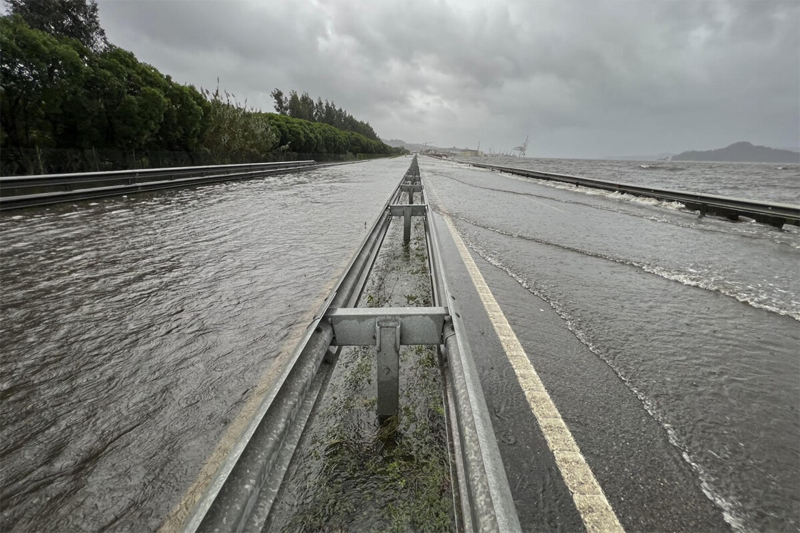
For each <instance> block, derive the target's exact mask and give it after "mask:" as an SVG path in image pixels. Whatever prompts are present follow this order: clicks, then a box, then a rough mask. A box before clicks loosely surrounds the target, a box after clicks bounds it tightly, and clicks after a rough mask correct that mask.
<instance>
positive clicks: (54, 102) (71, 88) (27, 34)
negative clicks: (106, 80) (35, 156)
mask: <svg viewBox="0 0 800 533" xmlns="http://www.w3.org/2000/svg"><path fill="white" fill-rule="evenodd" d="M0 49H2V51H3V53H2V55H0V125H1V126H2V134H1V135H0V138H2V145H3V147H4V148H6V149H8V148H16V149H31V148H37V147H49V146H54V145H55V144H56V136H57V133H58V131H57V124H58V121H59V117H60V116H62V115H64V114H65V113H67V112H68V110H69V105H70V103H71V102H73V101H74V100H76V99H78V100H80V99H81V98H83V97H84V93H83V91H82V83H83V81H84V80H85V78H86V74H87V68H86V65H85V60H86V58H87V56H88V53H89V51H88V49H86V48H85V47H84V46H82V45H81V44H80V43H79V42H77V41H75V40H73V39H65V40H58V39H56V38H55V37H53V36H51V35H47V34H46V33H43V32H40V31H36V30H33V29H31V28H30V27H29V26H28V25H27V24H26V23H25V21H24V20H23V19H22V18H21V17H19V16H7V17H2V18H0Z"/></svg>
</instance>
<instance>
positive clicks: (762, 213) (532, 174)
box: [455, 160, 800, 228]
mask: <svg viewBox="0 0 800 533" xmlns="http://www.w3.org/2000/svg"><path fill="white" fill-rule="evenodd" d="M455 161H458V162H459V163H464V164H467V165H472V166H474V167H478V168H485V169H490V170H498V171H501V172H508V173H509V174H516V175H518V176H526V177H529V178H537V179H542V180H550V181H558V182H561V183H569V184H571V185H575V186H576V187H589V188H593V189H603V190H606V191H616V192H623V193H626V194H632V195H634V196H643V197H647V198H656V199H658V200H666V201H672V202H680V203H682V204H683V205H685V206H686V208H687V209H691V210H694V211H700V215H701V216H704V215H719V216H724V217H727V218H729V219H732V220H735V219H736V218H737V217H739V216H744V217H748V218H752V219H754V220H756V221H758V222H763V223H765V224H770V225H772V226H775V227H778V228H780V227H781V226H783V225H784V224H793V225H795V226H800V206H797V205H791V204H782V203H774V202H762V201H754V200H745V199H740V198H730V197H727V196H717V195H713V194H700V193H694V192H681V191H673V190H670V189H658V188H654V187H647V186H642V185H633V184H630V183H617V182H613V181H604V180H597V179H592V178H582V177H579V176H570V175H567V174H553V173H549V172H539V171H536V170H527V169H523V168H516V167H505V166H500V165H490V164H486V163H475V162H471V161H464V160H455Z"/></svg>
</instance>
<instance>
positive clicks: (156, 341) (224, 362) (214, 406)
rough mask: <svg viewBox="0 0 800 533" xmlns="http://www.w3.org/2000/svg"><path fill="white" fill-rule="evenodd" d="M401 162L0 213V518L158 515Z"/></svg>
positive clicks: (103, 523) (150, 520)
mask: <svg viewBox="0 0 800 533" xmlns="http://www.w3.org/2000/svg"><path fill="white" fill-rule="evenodd" d="M409 161H410V159H408V158H405V159H403V158H401V159H397V160H388V161H379V162H367V163H359V164H355V165H344V166H337V167H330V168H326V169H320V170H314V171H310V172H303V173H297V174H288V175H283V176H275V177H270V178H265V179H259V180H252V181H246V182H230V183H223V184H216V185H211V186H205V187H199V188H189V189H180V190H174V191H168V192H160V193H154V194H142V195H136V196H131V197H128V198H124V197H120V198H109V199H106V200H100V201H95V202H80V203H76V204H74V205H70V204H66V205H59V206H54V207H48V208H37V209H26V210H24V211H12V212H7V213H3V215H2V218H1V219H0V242H2V263H0V279H1V280H2V294H3V298H2V303H1V304H0V313H2V323H1V324H0V338H2V358H1V359H0V419H2V421H3V424H2V428H0V473H1V474H2V484H1V485H2V488H1V489H0V502H2V522H0V529H2V530H3V531H63V532H68V531H98V530H114V531H153V530H156V529H157V528H158V527H159V525H160V524H161V523H162V521H163V520H164V517H165V516H166V515H167V514H168V513H169V512H170V511H171V509H173V507H174V506H176V505H177V504H178V503H179V502H180V500H181V499H182V498H183V495H184V493H185V492H186V490H187V488H188V487H189V485H190V484H191V483H192V482H193V481H194V479H195V478H196V477H197V475H198V472H199V471H200V469H201V467H202V465H203V462H204V461H205V460H206V458H207V457H208V456H209V455H210V454H211V452H212V450H213V449H214V448H215V446H216V445H217V443H218V441H219V440H220V439H221V437H222V436H223V434H224V432H225V430H226V428H227V427H228V425H229V424H230V423H231V422H232V421H233V420H234V419H235V418H236V416H237V413H238V412H239V411H240V409H242V407H243V405H245V403H246V402H247V400H248V399H249V398H250V397H251V396H252V394H253V390H254V389H255V388H256V385H257V383H258V382H259V377H260V376H261V375H263V374H264V373H265V372H267V371H268V370H269V369H270V367H271V364H272V362H273V361H274V360H275V358H276V357H277V355H278V353H279V351H280V349H281V345H282V344H283V342H284V340H285V339H287V337H288V335H289V334H290V332H291V331H292V329H293V328H295V327H296V325H297V324H298V323H299V322H301V321H302V320H303V319H304V317H307V313H308V312H309V311H311V312H313V311H315V310H316V307H318V305H319V303H318V302H317V300H319V299H320V298H321V297H324V296H326V295H327V291H328V290H329V285H330V283H331V282H332V281H333V280H334V279H335V278H336V276H338V275H339V273H340V271H341V269H342V268H343V267H344V266H345V264H346V261H347V260H348V259H349V257H350V256H351V255H352V253H353V252H354V249H355V247H356V246H357V244H358V242H359V241H360V240H361V238H363V236H364V234H365V232H366V227H365V226H366V225H367V224H369V225H371V224H372V221H373V220H374V219H375V217H377V215H378V213H379V211H380V209H381V207H382V206H383V204H384V203H385V201H386V200H387V198H388V196H389V193H390V192H391V191H392V190H393V188H394V187H395V185H396V183H397V181H398V180H399V179H400V177H401V176H402V175H403V172H405V170H406V168H407V167H408V164H409ZM378 170H379V171H378Z"/></svg>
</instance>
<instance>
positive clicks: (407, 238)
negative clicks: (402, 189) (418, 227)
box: [403, 193, 411, 244]
mask: <svg viewBox="0 0 800 533" xmlns="http://www.w3.org/2000/svg"><path fill="white" fill-rule="evenodd" d="M409 194H410V193H409ZM403 215H404V217H405V218H404V219H403V244H408V243H410V242H411V207H406V208H405V209H404V212H403Z"/></svg>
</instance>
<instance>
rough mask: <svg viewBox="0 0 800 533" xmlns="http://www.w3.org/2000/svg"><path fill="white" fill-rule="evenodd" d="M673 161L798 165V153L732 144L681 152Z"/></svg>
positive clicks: (745, 143)
mask: <svg viewBox="0 0 800 533" xmlns="http://www.w3.org/2000/svg"><path fill="white" fill-rule="evenodd" d="M672 160H673V161H731V162H735V163H800V152H793V151H791V150H776V149H775V148H769V147H767V146H754V145H753V144H750V143H749V142H738V143H733V144H732V145H730V146H726V147H725V148H719V149H717V150H706V151H704V152H697V151H695V150H691V151H689V152H681V153H680V154H678V155H674V156H672Z"/></svg>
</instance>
